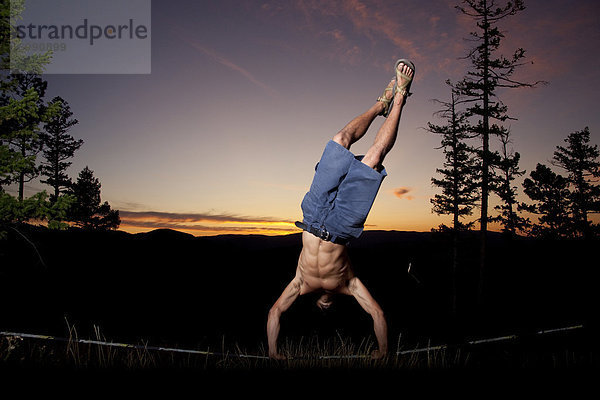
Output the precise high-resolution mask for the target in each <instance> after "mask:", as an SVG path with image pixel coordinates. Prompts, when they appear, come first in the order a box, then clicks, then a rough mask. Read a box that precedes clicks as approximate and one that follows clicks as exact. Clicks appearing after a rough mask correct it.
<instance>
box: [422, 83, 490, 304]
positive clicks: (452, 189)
mask: <svg viewBox="0 0 600 400" xmlns="http://www.w3.org/2000/svg"><path fill="white" fill-rule="evenodd" d="M446 84H448V86H450V87H451V88H452V90H451V98H450V101H449V102H443V101H440V100H435V101H436V102H437V103H439V104H441V105H442V109H441V110H440V111H438V112H437V113H436V115H438V116H440V117H442V118H445V120H446V125H435V124H432V123H430V122H429V123H427V130H428V131H429V132H431V133H435V134H438V135H441V136H442V140H441V147H440V148H442V149H443V151H444V157H445V161H444V168H443V169H439V168H438V169H436V172H437V173H438V174H440V175H441V176H442V177H441V179H437V178H431V182H432V183H433V185H434V186H437V187H439V188H440V189H441V190H442V193H441V194H436V195H435V196H434V197H433V199H431V203H432V204H433V208H432V210H433V212H435V213H436V214H440V215H442V214H444V215H452V216H453V225H452V229H451V232H452V313H453V314H455V313H456V311H457V282H456V279H457V278H456V276H457V272H458V241H459V239H458V232H459V231H461V230H465V229H468V228H469V227H470V226H471V225H472V224H473V223H472V222H471V223H468V224H463V223H462V222H461V221H460V218H463V217H465V216H467V215H471V213H472V210H473V208H474V207H475V204H476V202H477V200H478V193H477V172H476V171H477V169H476V165H475V160H474V158H473V149H472V148H471V147H470V146H469V145H467V144H466V143H465V140H466V139H468V138H469V131H470V126H469V124H468V121H467V118H466V116H465V113H464V112H461V111H459V110H458V109H457V106H458V105H459V104H460V96H459V94H458V93H457V92H456V90H455V89H454V88H453V87H452V85H451V84H450V82H449V81H446Z"/></svg>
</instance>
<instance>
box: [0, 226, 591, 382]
mask: <svg viewBox="0 0 600 400" xmlns="http://www.w3.org/2000/svg"><path fill="white" fill-rule="evenodd" d="M19 231H20V232H21V233H22V234H24V235H25V236H26V237H27V238H28V241H26V240H25V239H23V237H21V236H20V235H19V234H17V233H16V232H9V238H8V240H6V241H3V242H0V246H1V247H0V281H1V282H2V291H1V293H0V305H1V306H0V331H9V332H22V333H35V334H42V335H54V336H58V337H67V338H68V337H71V338H86V339H103V340H106V341H109V342H123V343H132V344H138V345H139V344H146V345H149V346H163V347H170V348H171V347H176V348H188V349H197V350H198V349H200V350H207V349H212V351H215V349H217V350H216V351H217V352H219V353H225V354H229V356H219V357H217V356H204V357H203V356H197V355H194V356H189V355H188V356H181V355H173V354H169V353H168V352H157V351H139V350H137V351H132V350H123V351H121V350H120V349H117V350H114V348H113V349H111V350H110V351H109V350H106V349H102V348H101V346H93V345H84V344H79V345H76V344H74V343H65V342H57V341H54V342H51V341H44V340H38V339H23V338H20V339H19V338H6V337H3V338H2V337H0V357H1V358H2V360H1V362H2V366H3V368H4V369H5V370H6V369H9V370H11V371H23V370H25V371H31V370H35V371H38V372H39V371H54V372H57V371H58V372H60V371H71V372H72V371H104V373H106V372H107V371H112V372H125V371H128V372H129V373H131V371H144V372H146V373H147V372H149V371H163V372H165V371H167V372H171V373H172V372H174V371H177V372H178V373H180V372H181V373H184V374H187V373H195V372H202V374H203V375H204V376H212V375H213V374H219V376H222V375H223V374H228V373H229V374H244V376H248V373H249V372H250V371H253V372H255V373H256V372H261V373H267V374H268V375H272V374H273V373H275V374H279V373H284V374H285V373H286V372H285V371H287V372H293V373H294V376H296V375H297V374H302V373H303V371H304V372H306V371H311V372H315V371H320V372H323V373H340V371H343V373H349V372H348V371H360V373H361V374H365V373H366V374H375V375H381V374H382V373H383V372H385V373H386V374H389V373H393V374H398V373H401V374H402V376H407V375H406V374H409V375H410V373H415V371H421V372H422V371H465V372H468V373H479V372H480V371H482V370H503V371H505V372H506V371H532V370H540V369H542V370H552V371H554V372H557V371H567V370H568V371H578V370H586V371H589V370H592V369H594V368H595V367H596V366H597V360H596V359H597V354H598V353H597V348H596V346H597V345H596V344H595V342H594V340H595V338H596V337H597V324H596V319H595V318H596V310H595V308H594V307H593V306H592V304H595V300H597V295H596V294H595V293H596V292H597V290H596V286H597V284H596V280H595V279H594V274H595V272H596V271H595V269H596V268H597V267H598V265H597V261H596V249H597V245H598V242H591V243H590V242H583V241H554V242H549V241H540V240H531V239H523V238H522V239H517V240H513V241H506V240H504V239H503V238H502V237H501V236H500V235H497V234H490V243H489V257H488V268H487V270H486V275H485V286H484V289H485V291H484V293H485V297H484V299H483V303H479V304H478V303H477V302H476V287H477V279H478V274H479V271H478V264H477V259H478V241H477V236H476V235H472V236H469V235H466V236H465V237H463V238H462V240H461V246H460V252H459V256H460V257H459V264H458V268H457V273H456V276H457V282H458V284H457V303H456V304H457V312H456V313H453V312H452V307H451V304H452V301H451V299H452V296H451V293H452V284H451V282H452V280H451V277H452V263H451V247H450V240H449V238H448V237H446V236H444V235H442V234H432V233H420V232H381V231H367V232H365V233H364V234H363V236H362V237H361V238H360V239H359V240H357V241H356V242H355V243H353V244H352V245H351V247H350V253H351V258H352V260H353V263H354V268H355V270H356V272H357V274H358V275H359V276H360V277H361V279H362V280H363V282H365V284H366V285H367V286H368V287H369V289H370V290H371V292H372V294H373V296H374V297H375V298H376V299H377V300H378V301H379V302H380V304H381V305H382V307H383V309H384V311H385V312H386V316H387V319H388V324H389V333H390V342H391V344H390V348H391V350H392V354H391V356H390V357H389V358H388V359H387V360H386V361H385V362H380V363H374V362H372V361H369V360H367V359H364V358H362V359H338V360H334V361H332V360H329V361H326V362H325V361H323V360H319V359H318V358H319V357H322V356H326V355H331V354H339V355H356V354H359V355H361V354H362V355H367V354H368V353H369V351H370V349H371V348H372V345H373V344H372V321H371V320H370V317H369V316H368V315H367V314H365V313H364V312H363V311H362V310H361V309H360V307H359V306H358V305H357V304H356V303H355V302H354V300H353V299H351V298H348V297H340V298H338V299H337V302H336V305H335V307H334V308H333V310H331V311H328V312H327V313H322V312H321V311H319V310H318V309H317V308H316V307H315V306H314V301H315V300H316V298H315V297H310V296H307V297H306V298H300V299H299V300H298V301H297V303H296V304H295V305H294V306H293V307H292V309H290V310H289V311H288V312H287V313H286V314H285V315H284V317H283V319H282V331H281V334H280V337H281V340H282V345H283V346H284V348H285V349H286V351H288V353H289V354H291V355H293V356H294V357H295V358H296V359H295V360H293V361H289V362H286V363H274V362H271V361H268V360H261V359H257V360H253V361H251V360H248V359H243V358H241V357H239V355H241V354H252V355H263V356H264V355H265V348H266V337H265V325H266V317H267V312H268V310H269V308H270V306H271V305H272V303H273V302H274V301H275V300H276V299H277V297H278V296H279V294H280V293H281V290H282V289H283V288H284V287H285V285H286V284H287V283H288V281H289V280H290V279H291V278H292V276H293V274H294V270H295V266H296V262H297V257H298V254H299V252H300V245H301V244H300V235H299V234H294V235H288V236H280V237H266V236H218V237H204V238H194V237H192V236H190V235H186V234H182V233H179V232H175V231H164V230H159V231H153V232H150V233H147V234H137V235H131V234H127V233H124V232H104V233H102V232H84V231H79V230H74V231H63V232H56V231H48V230H46V229H41V228H33V227H28V226H23V227H20V228H19ZM30 242H31V243H30ZM32 244H33V245H35V248H34V247H33V246H32ZM409 263H410V265H411V271H412V272H413V274H412V275H409V274H408V273H407V268H408V265H409ZM579 325H582V326H583V328H581V329H576V330H571V331H568V332H558V333H553V334H549V335H539V334H537V333H536V332H539V331H540V330H545V329H552V328H560V327H565V326H579ZM506 335H515V337H514V338H513V339H511V340H504V341H501V342H498V343H488V344H485V345H484V344H479V345H476V346H474V345H473V346H465V345H464V344H465V343H467V342H468V341H469V340H473V339H477V338H491V337H502V336H506ZM438 344H447V345H449V347H448V348H446V349H444V350H443V351H430V352H423V353H414V354H411V355H409V354H406V355H402V356H398V357H396V354H395V353H396V351H397V350H406V349H415V348H420V347H426V346H427V345H431V346H433V345H438ZM315 349H316V350H315ZM299 358H300V359H301V360H300V359H299ZM410 371H412V372H410ZM394 376H399V375H394ZM576 376H577V375H576Z"/></svg>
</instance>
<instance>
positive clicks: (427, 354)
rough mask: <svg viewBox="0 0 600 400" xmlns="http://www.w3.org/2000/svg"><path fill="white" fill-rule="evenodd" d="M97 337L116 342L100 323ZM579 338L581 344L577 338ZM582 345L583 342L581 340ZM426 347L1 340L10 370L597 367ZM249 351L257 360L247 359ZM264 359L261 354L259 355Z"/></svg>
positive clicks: (551, 356) (551, 354) (537, 355)
mask: <svg viewBox="0 0 600 400" xmlns="http://www.w3.org/2000/svg"><path fill="white" fill-rule="evenodd" d="M94 336H95V338H94V339H93V340H96V341H101V342H110V341H109V340H107V339H106V338H105V337H104V336H103V335H102V333H101V331H100V329H99V328H98V327H94ZM574 342H577V341H574ZM579 344H580V343H579ZM429 345H430V343H427V344H426V345H424V346H415V345H412V346H409V345H404V344H402V343H401V340H400V338H398V340H397V342H396V348H395V349H391V350H392V351H391V352H390V354H389V355H388V356H387V357H386V358H384V359H382V360H372V359H371V358H370V354H371V351H372V350H373V349H374V348H375V343H374V341H373V340H372V338H365V339H363V340H362V341H360V342H359V343H356V342H353V341H352V340H351V339H349V338H344V337H342V336H341V335H339V334H338V336H337V337H333V338H327V339H321V338H318V337H310V338H305V337H302V338H297V339H284V340H283V341H282V343H281V346H280V351H281V352H282V353H283V354H284V355H286V356H287V357H288V359H287V360H285V361H273V360H269V359H265V358H259V357H266V356H267V350H266V348H265V347H264V345H263V344H259V345H258V346H257V347H256V348H255V349H253V350H252V349H250V350H249V349H245V348H241V347H240V346H238V345H237V344H232V345H226V343H225V342H224V341H223V342H222V343H221V345H220V346H219V347H217V348H208V349H206V348H203V349H198V350H200V351H203V352H206V351H208V352H210V354H193V353H179V352H173V351H163V350H157V349H155V348H153V347H152V346H149V344H148V343H138V344H137V346H136V347H135V348H131V347H128V348H126V347H115V346H106V345H100V344H96V343H81V342H80V341H79V338H78V336H77V332H76V330H75V328H73V327H69V335H68V338H66V339H65V340H42V339H36V338H26V337H18V336H2V337H0V362H1V363H2V365H3V366H4V367H23V368H32V367H33V368H57V369H60V368H67V369H76V370H97V369H102V370H127V371H139V370H163V369H173V370H187V369H191V370H205V371H215V370H272V369H278V370H308V369H310V370H314V369H337V370H339V369H348V370H351V369H357V370H365V369H369V370H400V371H402V370H405V371H406V370H448V369H452V370H462V369H478V368H486V367H493V368H498V367H503V368H540V367H541V368H588V367H592V366H594V363H595V359H594V354H593V351H592V350H590V349H588V348H586V347H582V346H578V345H576V344H575V343H574V344H573V345H571V344H569V342H568V341H567V343H566V344H565V342H564V340H563V341H560V343H557V342H554V341H552V340H550V341H544V343H539V342H538V343H519V342H511V343H496V344H486V345H477V346H470V347H464V346H463V347H461V346H456V347H448V348H434V349H432V350H428V351H418V352H409V353H406V354H400V352H401V351H406V350H411V349H415V348H417V347H419V348H423V347H425V348H427V347H430V346H429ZM248 355H250V357H249V356H248ZM254 356H257V357H254Z"/></svg>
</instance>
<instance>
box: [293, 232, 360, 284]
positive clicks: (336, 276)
mask: <svg viewBox="0 0 600 400" xmlns="http://www.w3.org/2000/svg"><path fill="white" fill-rule="evenodd" d="M302 245H303V248H302V252H301V253H300V258H299V260H298V270H299V271H298V272H299V273H300V275H301V278H302V288H301V294H304V293H309V292H312V291H315V290H324V291H327V292H345V291H346V290H347V286H348V281H349V280H350V279H351V278H353V277H354V273H353V272H352V267H351V265H350V259H349V257H348V252H347V251H346V246H344V245H339V244H335V243H331V242H327V241H324V240H321V239H319V238H318V237H316V236H314V235H313V234H311V233H309V232H306V231H305V232H303V234H302Z"/></svg>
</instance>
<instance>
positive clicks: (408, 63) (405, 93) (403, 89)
mask: <svg viewBox="0 0 600 400" xmlns="http://www.w3.org/2000/svg"><path fill="white" fill-rule="evenodd" d="M400 64H404V65H406V66H407V67H408V68H410V69H411V70H412V72H413V75H412V77H411V76H408V75H404V74H403V73H402V72H400V70H399V69H398V66H399V65H400ZM394 71H396V82H398V81H399V80H400V79H399V78H400V77H402V78H404V79H407V80H408V82H406V83H405V84H404V85H403V86H396V87H395V90H394V95H396V94H397V93H400V94H401V95H403V96H405V97H408V96H410V95H411V94H412V93H410V91H409V90H410V84H411V83H412V81H413V79H414V77H415V65H414V64H413V63H412V61H410V60H406V59H404V58H402V59H400V60H398V61H396V66H395V67H394Z"/></svg>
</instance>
